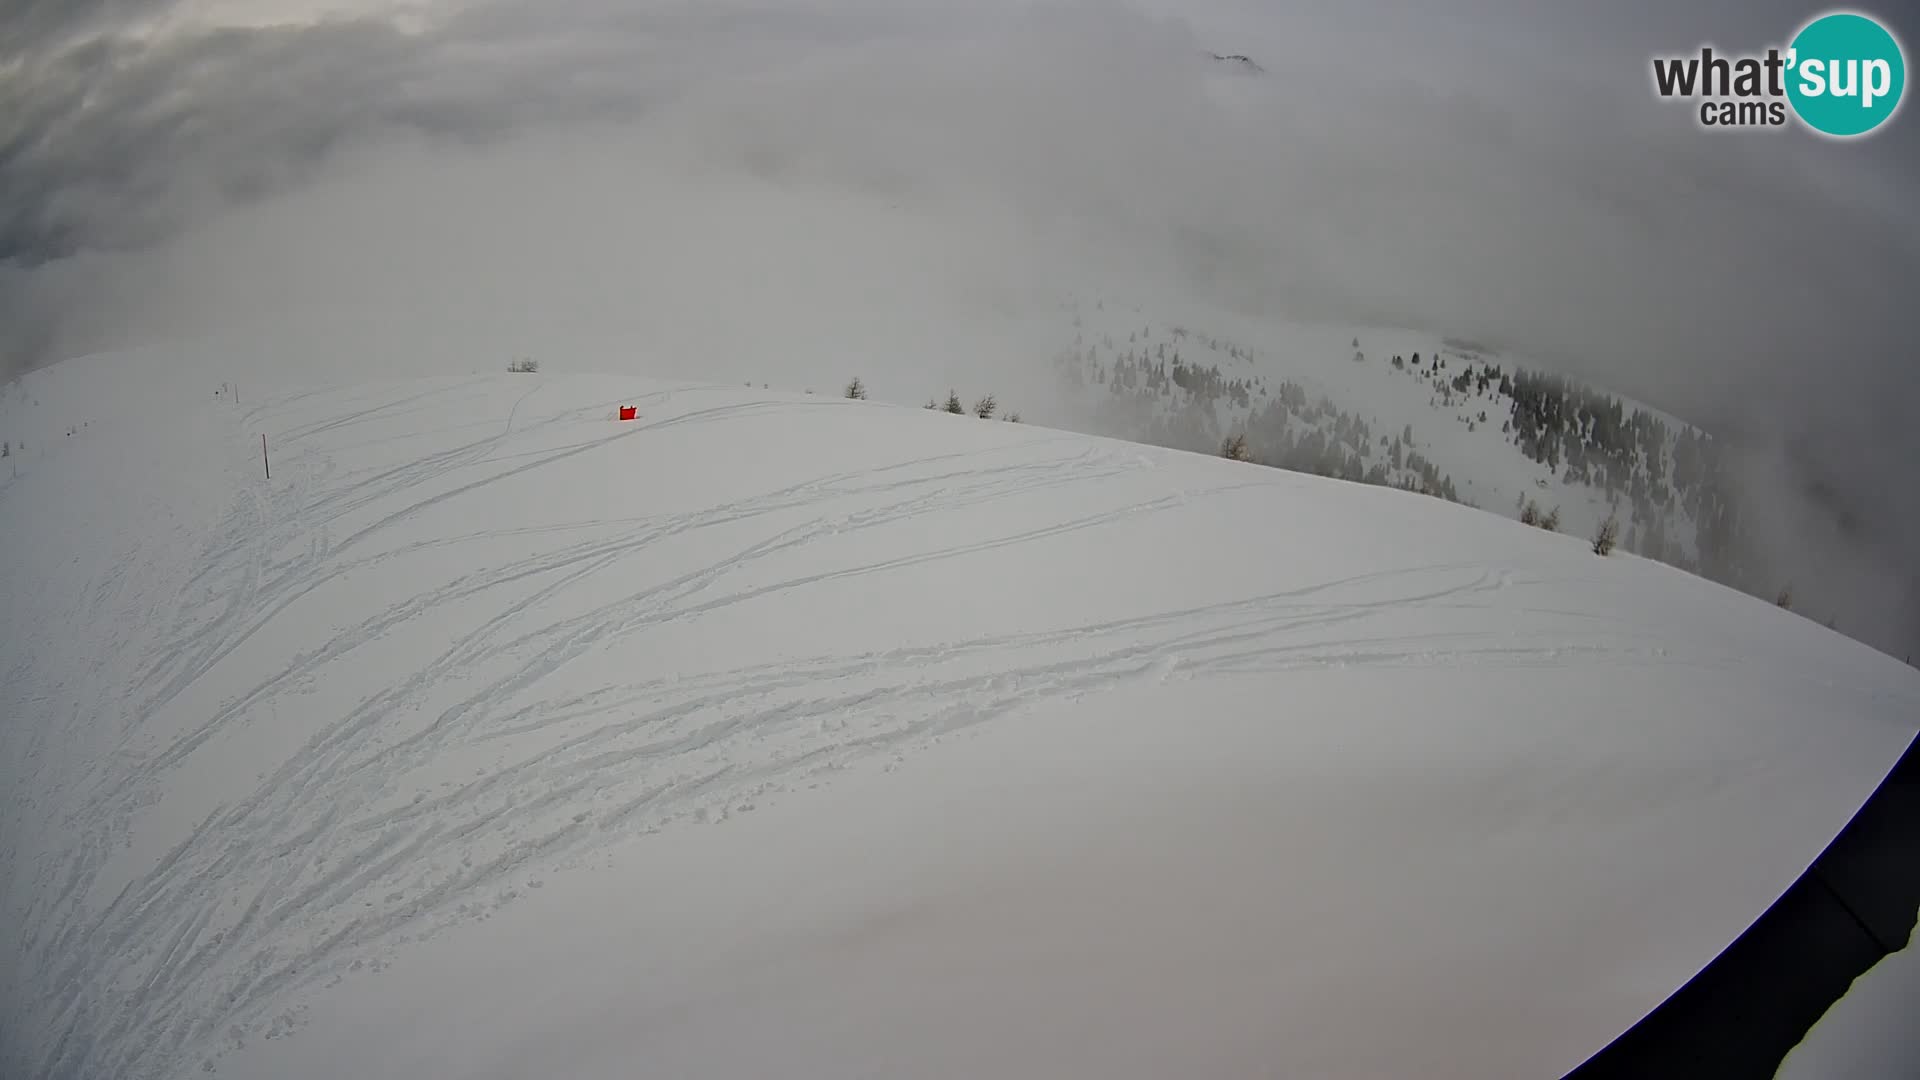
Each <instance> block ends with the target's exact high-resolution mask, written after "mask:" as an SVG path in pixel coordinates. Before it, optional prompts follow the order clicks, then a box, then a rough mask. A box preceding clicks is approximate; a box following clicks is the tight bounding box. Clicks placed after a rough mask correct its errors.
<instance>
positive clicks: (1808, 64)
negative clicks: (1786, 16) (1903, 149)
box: [1787, 12, 1907, 139]
mask: <svg viewBox="0 0 1920 1080" xmlns="http://www.w3.org/2000/svg"><path fill="white" fill-rule="evenodd" d="M1787 55H1788V60H1787V63H1788V65H1789V66H1788V81H1787V100H1788V101H1790V102H1792V103H1793V111H1794V112H1795V113H1797V114H1799V116H1800V119H1801V120H1802V121H1803V122H1804V123H1805V124H1806V125H1807V126H1808V127H1810V128H1812V129H1814V130H1815V131H1818V132H1820V133H1821V134H1823V135H1831V136H1834V137H1836V138H1842V139H1845V138H1852V137H1853V136H1855V135H1865V134H1866V133H1867V132H1869V131H1872V130H1873V129H1874V128H1877V127H1879V126H1880V125H1881V124H1884V123H1886V122H1887V121H1888V120H1889V119H1890V118H1892V116H1893V114H1894V112H1895V111H1896V110H1898V109H1899V108H1900V96H1901V92H1902V91H1904V90H1905V89H1906V88H1907V60H1906V56H1905V54H1904V53H1902V52H1901V51H1900V43H1899V42H1898V41H1896V40H1894V37H1893V34H1891V33H1890V32H1888V30H1887V28H1886V27H1884V26H1881V25H1880V24H1879V23H1877V22H1875V21H1874V20H1872V19H1870V18H1868V17H1866V16H1865V15H1856V14H1854V13H1852V12H1835V13H1833V14H1830V15H1822V16H1820V17H1819V18H1817V19H1815V20H1813V21H1812V22H1810V23H1808V24H1807V25H1806V26H1804V27H1802V28H1801V29H1800V32H1799V33H1798V34H1796V35H1794V38H1793V41H1792V43H1791V44H1790V45H1789V46H1788V54H1787Z"/></svg>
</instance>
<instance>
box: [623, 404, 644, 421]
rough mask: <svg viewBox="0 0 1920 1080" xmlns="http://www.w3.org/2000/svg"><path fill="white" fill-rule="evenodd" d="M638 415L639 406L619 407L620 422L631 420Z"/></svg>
mask: <svg viewBox="0 0 1920 1080" xmlns="http://www.w3.org/2000/svg"><path fill="white" fill-rule="evenodd" d="M639 414H640V406H638V405H622V406H620V419H622V420H631V419H633V418H634V417H635V416H638V415H639Z"/></svg>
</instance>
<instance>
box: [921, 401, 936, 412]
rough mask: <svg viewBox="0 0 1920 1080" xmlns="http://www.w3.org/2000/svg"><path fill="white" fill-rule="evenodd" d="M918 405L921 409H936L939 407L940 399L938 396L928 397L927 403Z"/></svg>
mask: <svg viewBox="0 0 1920 1080" xmlns="http://www.w3.org/2000/svg"><path fill="white" fill-rule="evenodd" d="M920 407H921V408H923V409H933V410H938V409H939V408H940V400H939V399H938V398H928V399H927V403H926V404H925V405H922V406H920Z"/></svg>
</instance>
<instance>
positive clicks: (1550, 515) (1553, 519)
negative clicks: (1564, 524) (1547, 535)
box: [1540, 506, 1560, 532]
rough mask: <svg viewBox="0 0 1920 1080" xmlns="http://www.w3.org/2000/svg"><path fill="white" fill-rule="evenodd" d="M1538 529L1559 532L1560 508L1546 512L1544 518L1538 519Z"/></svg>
mask: <svg viewBox="0 0 1920 1080" xmlns="http://www.w3.org/2000/svg"><path fill="white" fill-rule="evenodd" d="M1540 527H1541V528H1543V529H1545V530H1547V531H1548V532H1559V531H1560V508H1559V507H1557V506H1556V507H1554V508H1553V509H1552V510H1549V511H1547V514H1546V516H1545V517H1542V518H1541V519H1540Z"/></svg>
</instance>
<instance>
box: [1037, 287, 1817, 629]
mask: <svg viewBox="0 0 1920 1080" xmlns="http://www.w3.org/2000/svg"><path fill="white" fill-rule="evenodd" d="M1068 313H1069V314H1070V316H1071V318H1072V322H1073V329H1072V334H1073V339H1072V342H1071V344H1070V345H1069V346H1067V347H1066V348H1064V349H1062V350H1061V351H1059V352H1058V353H1056V355H1055V358H1054V366H1055V370H1056V371H1057V372H1058V373H1059V374H1060V375H1061V377H1062V378H1063V379H1065V380H1066V381H1067V383H1068V384H1069V386H1070V387H1072V388H1074V389H1075V390H1076V391H1078V392H1080V394H1081V396H1082V397H1083V398H1084V400H1085V402H1086V405H1087V411H1086V412H1085V413H1084V414H1083V416H1082V417H1081V419H1083V420H1084V422H1085V423H1086V424H1087V426H1089V427H1091V428H1092V429H1094V430H1099V431H1103V432H1108V433H1123V434H1127V435H1130V436H1133V437H1138V438H1143V439H1145V440H1147V441H1149V442H1153V443H1155V444H1158V445H1166V446H1174V447H1178V448H1181V449H1188V450H1196V451H1203V452H1209V451H1216V450H1218V449H1219V448H1220V446H1221V444H1222V442H1223V440H1225V439H1227V438H1230V437H1233V436H1235V435H1244V436H1246V437H1247V440H1248V446H1247V449H1248V451H1249V452H1250V454H1251V456H1252V458H1253V459H1254V460H1256V461H1260V462H1262V463H1265V464H1270V465H1277V466H1280V467H1283V468H1288V469H1292V470H1295V471H1300V472H1313V473H1318V474H1320V475H1325V476H1337V477H1342V478H1345V479H1349V480H1364V481H1366V482H1368V483H1373V484H1382V485H1388V486H1395V487H1403V488H1409V489H1413V490H1420V491H1426V492H1429V493H1432V494H1436V495H1442V496H1444V497H1446V498H1448V499H1451V500H1454V501H1458V502H1464V503H1468V504H1470V505H1474V506H1477V507H1480V508H1482V509H1486V510H1489V511H1492V512H1494V513H1499V514H1502V515H1504V516H1506V517H1509V518H1516V519H1517V518H1520V517H1522V516H1523V514H1525V515H1527V516H1533V515H1532V514H1528V509H1529V504H1531V506H1532V508H1533V510H1534V511H1535V512H1537V514H1538V515H1539V516H1542V517H1545V516H1547V515H1550V514H1553V513H1554V512H1555V511H1556V510H1557V511H1558V512H1559V515H1558V523H1559V527H1560V528H1561V529H1562V530H1564V531H1568V532H1572V533H1574V534H1576V535H1581V536H1588V537H1591V536H1592V535H1593V534H1594V533H1595V532H1596V531H1597V529H1598V527H1599V525H1600V523H1601V522H1602V521H1604V520H1605V519H1607V518H1608V517H1610V516H1611V517H1613V518H1614V519H1615V520H1616V521H1617V523H1618V527H1619V532H1620V536H1621V541H1622V545H1623V546H1624V547H1626V548H1627V549H1628V550H1630V551H1633V552H1635V553H1638V554H1643V555H1646V556H1647V557H1649V558H1653V559H1656V560H1658V561H1663V562H1668V563H1671V564H1673V565H1676V566H1679V567H1681V568H1683V569H1687V570H1689V571H1693V572H1701V573H1705V574H1706V575H1707V576H1709V577H1711V578H1714V579H1715V580H1718V581H1721V582H1723V583H1728V584H1734V585H1736V587H1741V588H1745V589H1747V590H1748V591H1752V592H1756V593H1757V594H1761V595H1765V596H1768V597H1771V596H1772V595H1773V592H1774V591H1775V590H1777V589H1778V588H1779V587H1780V585H1781V584H1782V583H1783V582H1782V581H1779V580H1774V575H1775V574H1776V573H1777V571H1775V570H1774V569H1773V568H1768V567H1762V566H1758V565H1756V564H1755V563H1754V562H1753V559H1752V555H1751V552H1750V550H1749V548H1750V545H1748V544H1746V543H1744V542H1743V541H1744V538H1743V537H1742V536H1741V535H1740V533H1741V530H1742V528H1743V523H1742V520H1741V516H1740V513H1739V510H1738V507H1737V506H1736V505H1735V499H1734V496H1733V491H1732V485H1731V483H1730V482H1729V481H1728V480H1727V478H1726V477H1725V475H1724V474H1723V469H1724V467H1725V462H1724V461H1722V460H1721V455H1720V453H1719V447H1718V446H1717V445H1716V443H1715V442H1714V440H1713V439H1712V438H1711V437H1709V436H1708V435H1706V434H1705V433H1704V432H1702V431H1700V430H1698V429H1696V428H1694V427H1692V426H1690V425H1688V424H1686V423H1684V422H1683V421H1681V420H1679V419H1677V418H1675V417H1673V416H1671V415H1669V414H1667V413H1665V412H1663V411H1661V410H1659V409H1656V408H1653V407H1651V406H1648V405H1645V404H1643V403H1640V402H1637V401H1634V400H1632V399H1631V398H1623V397H1620V396H1618V395H1614V394H1611V393H1607V392H1605V391H1600V390H1596V389H1593V388H1590V387H1586V386H1583V385H1582V384H1580V383H1578V382H1576V381H1572V380H1567V379H1564V378H1560V377H1557V376H1554V375H1552V374H1551V373H1550V372H1549V371H1546V370H1544V369H1542V368H1541V367H1540V366H1539V365H1534V364H1529V363H1527V362H1525V361H1524V360H1518V361H1516V360H1513V359H1509V358H1507V357H1503V356H1501V355H1499V354H1498V353H1496V352H1493V351H1492V350H1489V349H1487V348H1486V347H1484V346H1481V345H1478V344H1475V343H1472V342H1465V341H1457V340H1452V339H1447V338H1443V337H1439V336H1437V335H1431V334H1424V333H1419V332H1415V331H1404V330H1391V329H1382V328H1378V327H1362V326H1346V325H1317V324H1304V323H1273V322H1251V321H1246V320H1239V321H1236V320H1232V319H1229V318H1226V317H1224V316H1220V315H1217V314H1216V315H1214V316H1212V317H1211V320H1210V321H1208V322H1205V323H1197V322H1185V321H1180V320H1177V319H1176V320H1167V319H1156V318H1154V315H1153V311H1152V309H1151V308H1145V307H1142V306H1139V305H1127V304H1121V303H1115V302H1110V301H1105V300H1096V301H1091V302H1075V303H1073V304H1071V305H1069V307H1068ZM1222 323H1226V324H1230V325H1229V326H1228V327H1227V328H1226V329H1222V328H1221V325H1220V324H1222Z"/></svg>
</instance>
